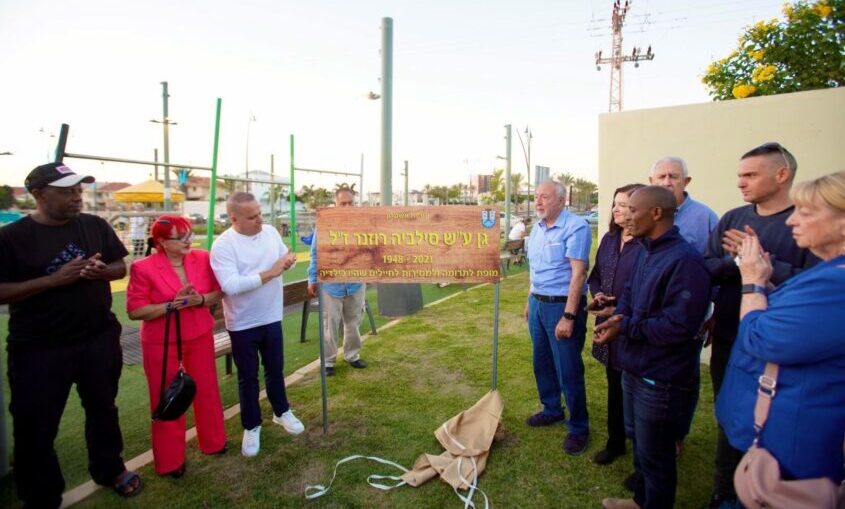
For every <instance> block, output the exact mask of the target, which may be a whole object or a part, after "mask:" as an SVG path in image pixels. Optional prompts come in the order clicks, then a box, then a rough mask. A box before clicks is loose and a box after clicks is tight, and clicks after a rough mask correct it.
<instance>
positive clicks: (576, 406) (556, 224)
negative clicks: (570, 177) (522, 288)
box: [525, 181, 592, 456]
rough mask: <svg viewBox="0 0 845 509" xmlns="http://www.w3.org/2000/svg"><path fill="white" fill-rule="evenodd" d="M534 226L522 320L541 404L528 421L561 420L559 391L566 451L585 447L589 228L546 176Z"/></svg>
mask: <svg viewBox="0 0 845 509" xmlns="http://www.w3.org/2000/svg"><path fill="white" fill-rule="evenodd" d="M535 197H536V210H537V217H538V219H539V220H538V221H537V225H536V226H535V227H534V228H532V229H531V234H530V235H529V236H528V241H527V243H526V245H527V246H528V260H529V261H530V262H531V264H530V266H529V267H530V271H531V289H530V294H529V296H528V302H527V303H526V304H525V320H526V321H527V322H528V329H529V332H530V333H531V341H532V343H533V360H534V378H535V379H536V381H537V392H538V394H539V396H540V403H542V405H543V409H542V410H541V411H540V412H537V413H536V414H534V415H532V416H530V417H529V418H528V420H527V421H526V423H527V424H528V425H529V426H549V425H551V424H554V423H556V422H560V421H564V420H565V416H564V412H563V408H562V407H561V397H560V394H561V391H562V392H563V395H564V397H565V398H566V406H567V407H569V420H568V421H567V422H566V425H567V428H568V430H569V433H568V434H567V436H566V439H565V440H564V442H563V450H564V452H565V453H566V454H569V455H571V456H575V455H578V454H581V453H583V452H584V451H585V450H587V443H588V438H589V431H590V427H589V419H588V415H587V392H586V390H585V387H584V362H583V360H582V359H581V350H582V349H583V348H584V339H585V336H586V332H587V312H586V306H587V297H586V293H587V287H586V285H585V282H586V281H587V266H588V264H589V259H590V243H591V242H592V233H591V231H590V226H589V225H588V224H587V222H586V221H584V220H583V219H582V218H580V217H578V216H576V215H574V214H570V213H569V212H568V211H566V210H564V204H565V203H566V191H565V189H564V187H563V186H562V185H561V184H560V183H558V182H553V181H546V182H543V183H542V184H540V185H539V186H538V187H537V190H536V192H535Z"/></svg>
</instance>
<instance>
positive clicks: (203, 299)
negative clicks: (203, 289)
mask: <svg viewBox="0 0 845 509" xmlns="http://www.w3.org/2000/svg"><path fill="white" fill-rule="evenodd" d="M200 297H202V302H200V306H205V294H202V293H201V294H200Z"/></svg>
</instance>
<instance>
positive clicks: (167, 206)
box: [150, 81, 177, 211]
mask: <svg viewBox="0 0 845 509" xmlns="http://www.w3.org/2000/svg"><path fill="white" fill-rule="evenodd" d="M169 97H170V94H168V93H167V82H166V81H162V82H161V100H162V110H163V112H162V113H163V114H162V118H161V120H155V119H153V120H150V122H152V123H154V124H161V127H162V129H163V130H164V147H163V148H164V210H168V211H169V210H173V205H172V204H171V201H170V126H172V125H176V124H177V123H176V122H171V121H170V118H169V115H168V112H167V99H168V98H169Z"/></svg>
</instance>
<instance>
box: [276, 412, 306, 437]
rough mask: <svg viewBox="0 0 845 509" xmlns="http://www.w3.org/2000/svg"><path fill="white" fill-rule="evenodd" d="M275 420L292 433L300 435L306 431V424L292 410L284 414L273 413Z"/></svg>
mask: <svg viewBox="0 0 845 509" xmlns="http://www.w3.org/2000/svg"><path fill="white" fill-rule="evenodd" d="M273 422H275V423H276V424H279V425H281V426H282V427H283V428H285V431H287V432H288V433H290V434H291V435H298V434H300V433H302V432H303V431H305V425H303V424H302V421H300V420H299V419H297V418H296V416H295V415H293V412H292V411H290V410H288V411H287V412H285V413H283V414H282V415H273Z"/></svg>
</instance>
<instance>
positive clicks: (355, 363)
mask: <svg viewBox="0 0 845 509" xmlns="http://www.w3.org/2000/svg"><path fill="white" fill-rule="evenodd" d="M349 365H350V366H352V367H353V368H356V369H364V368H366V367H367V363H366V362H364V359H358V360H355V361H352V362H350V363H349Z"/></svg>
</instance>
